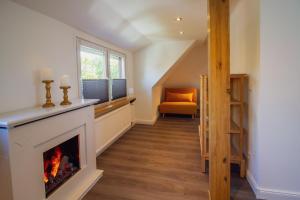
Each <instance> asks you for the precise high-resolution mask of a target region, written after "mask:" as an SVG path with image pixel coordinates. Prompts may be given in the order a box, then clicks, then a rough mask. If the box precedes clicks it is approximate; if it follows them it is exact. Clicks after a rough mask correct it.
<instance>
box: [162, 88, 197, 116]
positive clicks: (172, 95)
mask: <svg viewBox="0 0 300 200" xmlns="http://www.w3.org/2000/svg"><path fill="white" fill-rule="evenodd" d="M159 112H160V113H161V114H162V115H163V117H164V116H165V114H167V113H172V114H186V115H192V118H194V117H195V115H196V113H197V89H196V88H166V89H165V94H164V101H163V102H162V103H161V104H160V105H159Z"/></svg>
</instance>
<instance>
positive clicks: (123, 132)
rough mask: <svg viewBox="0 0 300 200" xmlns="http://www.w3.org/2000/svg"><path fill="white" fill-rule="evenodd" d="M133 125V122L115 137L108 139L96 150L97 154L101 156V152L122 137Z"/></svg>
mask: <svg viewBox="0 0 300 200" xmlns="http://www.w3.org/2000/svg"><path fill="white" fill-rule="evenodd" d="M131 127H132V126H131V124H129V125H128V126H126V127H125V128H124V129H123V130H121V131H120V132H119V133H117V134H116V135H115V136H114V137H113V138H111V139H110V140H109V141H107V142H106V143H105V144H104V145H103V146H101V147H100V148H98V149H97V150H96V155H97V156H99V155H100V154H101V153H103V152H104V151H105V150H106V149H107V148H108V147H109V146H110V145H112V144H113V143H114V142H115V141H117V140H118V139H119V138H120V137H122V136H123V135H124V134H125V133H126V132H127V131H128V130H129V129H131Z"/></svg>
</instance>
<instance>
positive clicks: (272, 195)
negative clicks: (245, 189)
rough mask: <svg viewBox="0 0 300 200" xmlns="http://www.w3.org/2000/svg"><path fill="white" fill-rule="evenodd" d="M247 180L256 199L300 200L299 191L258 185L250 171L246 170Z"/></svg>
mask: <svg viewBox="0 0 300 200" xmlns="http://www.w3.org/2000/svg"><path fill="white" fill-rule="evenodd" d="M247 180H248V182H249V184H250V186H251V187H252V189H253V191H254V193H255V195H256V198H257V199H266V200H300V193H298V192H290V191H284V190H276V189H268V188H262V187H259V186H258V184H257V182H256V180H255V178H254V177H253V175H252V174H251V172H250V171H249V170H248V171H247Z"/></svg>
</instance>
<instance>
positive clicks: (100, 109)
mask: <svg viewBox="0 0 300 200" xmlns="http://www.w3.org/2000/svg"><path fill="white" fill-rule="evenodd" d="M135 100H136V98H135V97H125V98H122V99H118V100H115V101H112V102H109V103H105V104H100V105H96V106H95V119H96V118H98V117H101V116H103V115H105V114H107V113H110V112H112V111H114V110H116V109H118V108H121V107H123V106H125V105H127V104H130V103H131V102H133V101H135Z"/></svg>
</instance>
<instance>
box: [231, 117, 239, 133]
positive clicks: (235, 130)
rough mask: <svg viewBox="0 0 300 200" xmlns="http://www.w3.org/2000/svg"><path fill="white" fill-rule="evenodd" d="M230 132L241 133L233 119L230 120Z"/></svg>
mask: <svg viewBox="0 0 300 200" xmlns="http://www.w3.org/2000/svg"><path fill="white" fill-rule="evenodd" d="M230 133H233V134H239V133H241V129H240V127H239V126H238V125H237V124H236V123H235V122H234V121H233V120H231V123H230Z"/></svg>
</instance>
